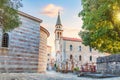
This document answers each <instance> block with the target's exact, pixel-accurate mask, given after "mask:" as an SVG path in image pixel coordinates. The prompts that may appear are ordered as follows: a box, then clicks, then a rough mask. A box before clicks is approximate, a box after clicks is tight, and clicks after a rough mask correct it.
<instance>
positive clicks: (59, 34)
mask: <svg viewBox="0 0 120 80" xmlns="http://www.w3.org/2000/svg"><path fill="white" fill-rule="evenodd" d="M62 27H63V26H62V24H61V20H60V12H58V17H57V22H56V25H55V52H56V54H57V53H60V39H61V37H63V29H62Z"/></svg>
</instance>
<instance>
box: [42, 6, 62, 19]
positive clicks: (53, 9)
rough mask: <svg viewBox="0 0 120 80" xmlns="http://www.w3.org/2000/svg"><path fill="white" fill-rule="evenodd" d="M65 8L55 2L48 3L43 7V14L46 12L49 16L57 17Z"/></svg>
mask: <svg viewBox="0 0 120 80" xmlns="http://www.w3.org/2000/svg"><path fill="white" fill-rule="evenodd" d="M62 10H63V8H62V7H60V6H57V5H54V4H48V5H47V6H45V7H43V9H42V12H41V14H44V15H46V16H49V17H55V16H56V15H57V14H58V11H62Z"/></svg>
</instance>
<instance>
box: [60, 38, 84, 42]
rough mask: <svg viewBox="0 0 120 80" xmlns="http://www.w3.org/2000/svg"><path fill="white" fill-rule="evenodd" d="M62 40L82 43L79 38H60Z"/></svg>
mask: <svg viewBox="0 0 120 80" xmlns="http://www.w3.org/2000/svg"><path fill="white" fill-rule="evenodd" d="M62 39H63V40H67V41H76V42H82V39H80V38H70V37H62Z"/></svg>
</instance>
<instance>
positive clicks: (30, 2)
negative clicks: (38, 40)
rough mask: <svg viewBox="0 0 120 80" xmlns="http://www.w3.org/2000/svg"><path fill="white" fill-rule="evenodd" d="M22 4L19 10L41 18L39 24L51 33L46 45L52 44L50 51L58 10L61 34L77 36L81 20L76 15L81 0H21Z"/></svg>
mask: <svg viewBox="0 0 120 80" xmlns="http://www.w3.org/2000/svg"><path fill="white" fill-rule="evenodd" d="M22 4H23V7H22V8H20V11H23V12H25V13H27V14H30V15H32V16H35V17H38V18H40V19H42V20H43V22H42V24H41V26H43V27H45V28H46V29H47V30H48V31H49V32H50V34H51V35H50V37H49V38H48V45H50V46H52V52H54V30H55V24H56V20H57V13H58V11H60V12H61V22H62V25H63V29H64V33H63V34H64V35H63V36H65V37H74V38H76V37H77V38H79V36H78V32H79V31H80V29H81V26H82V20H81V18H80V17H78V13H79V12H80V11H81V9H82V7H81V0H23V1H22ZM68 32H69V33H68Z"/></svg>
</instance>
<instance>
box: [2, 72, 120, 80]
mask: <svg viewBox="0 0 120 80" xmlns="http://www.w3.org/2000/svg"><path fill="white" fill-rule="evenodd" d="M0 80H120V77H113V78H102V79H97V78H87V77H77V75H74V74H61V73H55V72H49V73H45V74H39V73H9V74H7V73H6V74H1V73H0Z"/></svg>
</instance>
